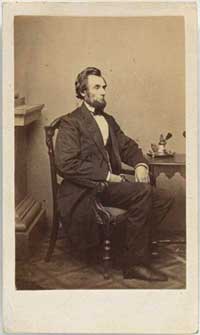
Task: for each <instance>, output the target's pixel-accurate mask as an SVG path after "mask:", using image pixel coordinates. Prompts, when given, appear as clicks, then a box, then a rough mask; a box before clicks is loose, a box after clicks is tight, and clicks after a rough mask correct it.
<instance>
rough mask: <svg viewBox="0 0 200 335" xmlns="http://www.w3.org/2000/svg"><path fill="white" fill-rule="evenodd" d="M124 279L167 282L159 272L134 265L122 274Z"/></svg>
mask: <svg viewBox="0 0 200 335" xmlns="http://www.w3.org/2000/svg"><path fill="white" fill-rule="evenodd" d="M123 275H124V278H125V279H133V278H135V279H141V280H148V281H167V280H168V277H167V276H166V275H165V274H164V273H161V272H159V271H156V270H154V269H150V268H148V267H146V266H143V265H135V266H133V267H132V268H129V269H126V270H124V272H123Z"/></svg>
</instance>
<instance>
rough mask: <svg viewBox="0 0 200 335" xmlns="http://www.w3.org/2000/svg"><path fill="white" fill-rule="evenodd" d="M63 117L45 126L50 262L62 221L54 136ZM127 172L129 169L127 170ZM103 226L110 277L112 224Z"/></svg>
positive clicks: (106, 273) (115, 211) (117, 211)
mask: <svg viewBox="0 0 200 335" xmlns="http://www.w3.org/2000/svg"><path fill="white" fill-rule="evenodd" d="M60 120H61V117H59V118H57V119H55V120H54V121H53V122H52V123H51V124H50V125H49V126H46V127H45V135H46V145H47V147H48V154H49V162H50V172H51V187H52V196H53V222H52V229H51V235H50V241H49V247H48V250H47V254H46V257H45V260H46V262H49V261H50V259H51V256H52V254H53V251H54V248H55V244H56V240H57V237H58V230H59V226H60V223H61V216H60V213H59V210H58V206H57V191H58V188H59V181H58V179H59V178H58V173H57V169H56V165H55V154H54V139H55V138H54V136H55V133H56V130H58V128H59V125H60ZM126 172H127V171H126ZM128 173H129V174H133V171H131V172H130V171H129V170H128ZM109 211H110V212H111V214H113V215H119V214H122V213H124V212H125V211H124V210H122V209H119V208H110V207H109ZM102 226H103V265H104V278H109V272H110V271H109V269H110V259H111V256H110V253H111V240H110V238H111V226H110V223H109V222H106V223H105V224H103V225H102Z"/></svg>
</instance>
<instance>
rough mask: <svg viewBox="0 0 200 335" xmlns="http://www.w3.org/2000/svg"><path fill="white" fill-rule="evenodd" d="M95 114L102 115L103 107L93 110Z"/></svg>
mask: <svg viewBox="0 0 200 335" xmlns="http://www.w3.org/2000/svg"><path fill="white" fill-rule="evenodd" d="M92 113H93V115H102V110H101V109H95V111H94V112H92Z"/></svg>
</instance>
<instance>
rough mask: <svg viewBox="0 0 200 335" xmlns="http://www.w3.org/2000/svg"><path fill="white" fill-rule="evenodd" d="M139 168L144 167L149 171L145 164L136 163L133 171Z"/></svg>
mask: <svg viewBox="0 0 200 335" xmlns="http://www.w3.org/2000/svg"><path fill="white" fill-rule="evenodd" d="M139 166H143V167H145V168H146V169H147V170H148V171H149V167H148V165H147V164H146V163H138V164H136V165H135V169H137V168H138V167H139Z"/></svg>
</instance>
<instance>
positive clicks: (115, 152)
mask: <svg viewBox="0 0 200 335" xmlns="http://www.w3.org/2000/svg"><path fill="white" fill-rule="evenodd" d="M103 116H104V117H105V119H106V121H107V122H108V125H109V136H110V141H111V146H112V152H113V157H114V158H115V161H116V163H117V165H118V167H119V169H120V170H121V158H120V154H119V148H118V143H117V139H116V136H115V133H114V130H113V128H112V126H111V124H110V122H109V117H107V114H106V113H103Z"/></svg>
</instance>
